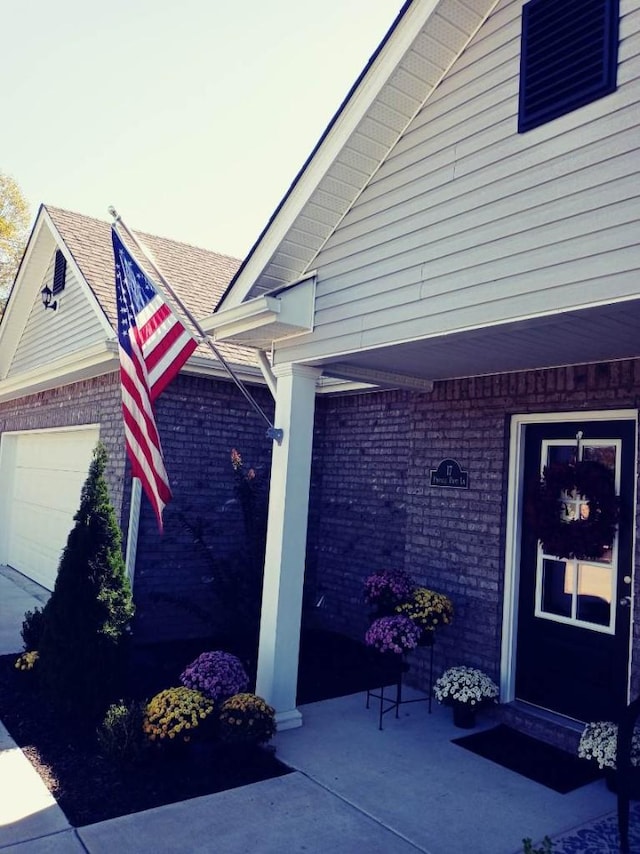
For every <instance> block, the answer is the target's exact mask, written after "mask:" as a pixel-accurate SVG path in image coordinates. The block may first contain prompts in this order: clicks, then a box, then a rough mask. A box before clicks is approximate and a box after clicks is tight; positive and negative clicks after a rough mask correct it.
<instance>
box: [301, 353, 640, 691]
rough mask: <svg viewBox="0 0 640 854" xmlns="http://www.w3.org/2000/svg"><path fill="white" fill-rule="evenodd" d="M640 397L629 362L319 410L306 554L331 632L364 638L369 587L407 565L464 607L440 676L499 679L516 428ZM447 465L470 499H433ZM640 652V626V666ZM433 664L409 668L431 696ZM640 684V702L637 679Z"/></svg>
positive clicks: (322, 403) (421, 656)
mask: <svg viewBox="0 0 640 854" xmlns="http://www.w3.org/2000/svg"><path fill="white" fill-rule="evenodd" d="M639 394H640V361H623V362H616V363H611V364H597V365H590V366H576V367H567V368H558V369H555V370H548V371H531V372H523V373H514V374H504V375H500V376H495V377H486V378H475V379H462V380H455V381H448V382H438V383H436V384H435V387H434V390H433V392H432V393H430V394H416V393H409V392H397V391H395V392H386V393H383V392H380V393H372V394H363V395H357V396H349V397H343V398H326V397H323V398H320V399H319V400H318V405H317V421H316V444H315V453H314V472H315V474H314V482H313V488H312V493H311V501H312V512H311V515H310V525H311V528H310V537H309V554H310V557H312V565H313V570H314V571H313V576H312V579H311V583H313V584H314V585H316V587H317V589H322V590H324V591H325V593H326V596H325V602H326V608H325V610H324V612H323V619H324V622H325V624H326V625H327V626H328V627H331V628H333V629H335V630H338V631H342V632H345V633H347V634H350V635H352V636H355V637H362V633H363V631H364V628H365V626H366V625H367V614H366V609H365V607H364V605H363V603H362V598H361V591H362V581H363V579H364V578H365V577H366V576H367V575H368V574H369V573H370V572H372V571H374V570H376V569H380V568H382V567H385V566H386V567H403V568H405V569H406V570H407V571H409V572H410V573H411V574H412V575H413V576H414V577H415V578H416V580H417V581H418V582H419V583H422V584H425V585H426V586H429V587H433V588H435V589H438V590H441V591H442V592H445V593H447V594H448V595H449V596H450V597H451V598H452V600H453V602H454V605H455V608H456V617H455V620H454V623H453V624H452V625H451V626H449V627H447V628H446V629H443V630H442V631H441V632H440V633H439V635H438V642H437V644H436V649H435V655H436V667H435V669H436V670H437V671H438V672H440V671H441V670H442V669H443V668H444V667H447V666H450V665H452V664H458V663H461V661H464V662H465V663H470V664H474V665H476V666H479V667H482V668H483V669H485V670H486V671H487V672H489V673H490V674H491V675H493V676H494V677H495V678H496V679H497V678H498V676H499V665H500V644H501V639H502V607H503V592H504V577H503V576H504V543H505V509H506V492H507V477H508V440H509V436H508V431H509V419H510V416H511V415H512V414H515V413H527V412H561V411H563V410H564V411H570V410H573V411H575V410H582V409H584V410H595V409H608V408H616V409H622V408H632V407H633V408H635V407H636V406H637V405H638V395H639ZM446 457H453V458H454V459H456V460H457V461H458V462H459V463H460V464H461V467H462V468H463V469H464V470H466V471H468V473H469V482H470V488H469V489H468V490H453V489H438V488H432V487H430V485H429V477H430V470H431V469H434V468H436V467H437V465H438V464H439V463H440V462H441V460H442V459H444V458H446ZM637 586H638V581H637V579H636V587H637ZM639 643H640V638H639V626H638V624H636V627H635V630H634V660H635V661H637V660H638V655H637V653H638V648H639ZM427 656H428V654H427V653H425V652H418V653H416V654H415V656H414V661H413V665H412V674H413V677H414V680H415V681H416V682H417V683H418V684H420V685H422V686H423V687H424V686H426V684H427V661H428V658H427ZM632 682H633V686H632V687H633V692H634V693H638V690H640V673H639V672H638V668H637V667H635V668H634V674H633V680H632Z"/></svg>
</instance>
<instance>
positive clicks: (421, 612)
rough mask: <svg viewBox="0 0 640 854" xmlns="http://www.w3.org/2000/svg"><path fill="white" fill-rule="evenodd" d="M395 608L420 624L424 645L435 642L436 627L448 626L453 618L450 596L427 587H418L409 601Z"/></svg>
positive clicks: (421, 642)
mask: <svg viewBox="0 0 640 854" xmlns="http://www.w3.org/2000/svg"><path fill="white" fill-rule="evenodd" d="M395 610H396V613H397V614H404V616H405V617H409V619H410V620H411V621H412V622H413V623H415V624H416V626H418V628H419V629H420V633H421V634H420V645H422V646H430V645H431V644H433V638H434V632H435V630H436V628H438V626H447V625H449V623H450V622H451V621H452V620H453V604H452V603H451V600H450V599H449V597H448V596H445V594H444V593H437V592H436V591H435V590H429V589H428V588H426V587H416V588H415V590H414V591H413V592H412V593H411V595H410V597H409V598H408V599H407V601H406V602H401V603H400V604H399V605H396V609H395Z"/></svg>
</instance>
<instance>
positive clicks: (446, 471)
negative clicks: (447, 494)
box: [431, 459, 469, 489]
mask: <svg viewBox="0 0 640 854" xmlns="http://www.w3.org/2000/svg"><path fill="white" fill-rule="evenodd" d="M431 486H439V487H443V488H445V489H469V475H468V474H467V472H466V471H462V469H461V468H460V464H459V463H458V462H456V460H452V459H446V460H443V461H442V462H441V463H440V465H439V466H438V468H437V469H431Z"/></svg>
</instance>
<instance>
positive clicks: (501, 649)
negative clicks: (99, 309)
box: [205, 0, 640, 745]
mask: <svg viewBox="0 0 640 854" xmlns="http://www.w3.org/2000/svg"><path fill="white" fill-rule="evenodd" d="M587 7H588V8H587ZM639 79H640V4H639V3H638V2H637V0H620V2H619V3H618V2H615V0H597V2H594V3H590V4H580V3H575V4H574V3H569V2H564V0H563V2H559V0H530V1H529V2H526V3H525V2H523V0H464V2H461V0H411V2H407V3H406V4H405V6H404V7H403V9H402V11H401V12H400V15H399V16H398V18H397V19H396V21H395V23H394V24H393V26H392V27H391V29H390V31H389V33H388V35H387V37H386V38H385V40H384V41H383V43H382V45H381V46H380V47H379V49H378V50H377V51H376V53H375V54H374V55H373V57H372V59H371V61H370V62H369V64H368V65H367V67H366V68H365V70H364V71H363V73H362V75H361V77H360V78H359V80H358V81H357V82H356V84H355V85H354V87H353V88H352V90H351V91H350V92H349V94H348V96H347V98H346V100H345V101H344V103H343V104H342V106H341V107H340V109H339V111H338V112H337V114H336V116H335V117H334V119H333V120H332V122H331V124H330V125H329V127H328V128H327V131H326V132H325V134H324V135H323V137H322V138H321V139H320V141H319V143H318V145H317V146H316V148H315V150H314V151H313V153H312V155H311V156H310V158H309V159H308V161H307V162H306V164H305V165H304V167H303V168H302V170H301V171H300V173H299V174H298V175H297V177H296V179H295V180H294V182H293V184H292V186H291V188H290V190H289V191H288V193H287V195H286V196H285V198H284V199H283V201H282V202H281V204H280V206H279V207H278V209H277V210H276V211H275V213H274V214H273V217H272V219H271V220H270V222H269V224H268V226H267V227H266V228H265V230H264V232H263V233H262V234H261V235H260V237H259V239H258V241H257V242H256V244H255V245H254V247H253V249H252V250H251V252H250V253H249V255H248V257H247V258H246V259H245V261H244V262H243V264H242V265H241V267H240V269H239V270H238V272H237V273H236V275H235V276H234V278H233V281H232V282H231V284H230V286H229V287H228V289H227V290H226V292H225V294H224V296H223V298H222V299H221V301H220V303H219V304H218V307H217V309H216V311H215V312H214V313H213V314H212V315H211V316H210V317H209V318H208V319H207V321H206V322H205V327H206V328H207V329H208V330H211V332H212V333H213V335H214V337H215V339H216V340H217V341H219V342H232V343H236V344H238V345H248V346H252V347H255V348H256V349H258V350H263V351H270V352H271V356H272V363H273V372H274V374H275V375H276V377H277V392H276V410H275V423H276V426H277V427H280V428H282V429H283V431H284V438H283V441H282V443H281V444H280V445H276V446H274V450H273V466H272V484H271V503H270V508H269V527H268V538H267V557H266V563H265V592H264V601H263V619H262V628H261V644H260V657H259V667H258V691H259V692H260V693H262V694H263V695H264V696H266V697H267V698H268V699H269V701H270V702H272V703H273V704H274V705H275V706H276V709H277V711H278V720H279V724H280V726H282V727H286V726H296V725H299V724H300V722H301V715H300V712H299V710H297V709H296V706H295V681H296V672H297V649H298V641H299V616H300V609H301V603H302V598H303V592H304V570H305V566H306V571H307V573H308V574H310V577H312V578H313V583H314V584H315V585H317V592H318V594H320V595H322V596H323V597H324V600H323V601H324V605H325V607H324V618H325V619H326V620H327V622H328V624H329V625H332V626H333V627H334V628H336V629H340V630H343V631H348V632H350V633H354V634H357V633H359V632H362V631H364V628H365V625H366V614H365V611H364V607H363V603H362V582H363V580H364V578H365V577H366V576H367V575H368V574H369V573H370V572H372V571H374V570H378V569H382V568H384V567H388V568H402V569H405V570H407V571H409V572H410V573H411V574H412V575H413V576H414V577H415V578H416V580H417V581H419V582H420V583H422V584H425V585H426V586H428V587H431V588H434V589H437V590H440V591H442V592H444V593H447V594H448V595H449V596H450V597H451V598H452V600H453V602H454V606H455V608H456V616H455V620H454V623H453V625H451V626H450V627H447V628H446V629H443V630H442V631H441V632H439V633H438V636H437V641H436V647H435V659H436V668H437V669H438V670H442V669H443V668H444V667H445V666H449V665H454V664H472V665H476V666H480V667H482V668H483V669H485V670H486V671H487V672H489V674H490V675H492V676H493V677H494V678H495V679H496V680H497V681H499V683H500V688H501V700H502V703H503V705H502V706H501V714H502V715H503V716H504V718H505V719H508V720H511V721H515V722H517V723H520V724H523V723H525V722H526V724H527V726H528V727H529V728H530V729H533V730H536V729H538V730H539V731H540V732H541V734H544V735H545V737H547V738H549V739H550V740H554V741H556V742H557V743H560V744H567V745H568V744H570V743H572V740H573V742H575V733H576V732H577V731H578V730H579V728H580V722H582V721H587V720H593V719H599V718H603V717H612V716H614V715H615V714H616V712H617V710H618V709H619V708H620V706H621V705H622V704H624V703H626V702H627V700H628V699H629V698H630V697H632V696H636V695H637V694H638V692H639V691H640V636H639V625H638V620H637V617H636V612H635V605H634V603H635V601H636V594H637V591H638V578H637V574H636V572H635V565H636V561H637V545H636V539H637V537H636V530H637V501H636V493H637V475H638V462H637V417H638V398H639V393H640V360H639V357H640V339H639V337H638V334H637V330H638V328H639V322H640V299H639V297H638V281H639V277H638V273H639V268H640V249H639V248H638V236H639V234H640V228H639V226H640V199H639V190H638V188H639V187H640V182H639V181H638V173H639V171H640V150H639V147H638V139H639V135H638V131H639V128H638V124H639V122H640V108H639V99H640V86H639V84H638V80H639ZM296 293H297V294H298V297H299V301H300V303H301V304H306V306H307V310H308V312H309V316H310V318H311V319H310V322H309V326H308V328H307V329H306V330H304V329H298V330H292V329H291V328H290V327H289V326H288V325H287V324H286V323H281V322H280V321H279V313H278V310H277V303H278V301H279V300H280V298H281V296H280V295H281V294H289V295H291V294H296ZM327 377H330V378H341V379H344V380H348V381H350V382H352V383H357V382H360V383H367V384H368V387H367V389H366V390H363V389H361V390H360V391H359V392H358V391H357V390H356V389H355V388H354V389H352V393H351V394H348V395H327V396H318V395H317V394H316V390H317V387H318V383H319V382H321V381H323V380H324V379H325V378H327ZM582 460H585V461H589V460H591V461H596V462H599V463H600V464H601V465H602V466H604V467H605V468H608V469H609V471H610V472H611V474H612V476H613V478H614V480H615V486H616V490H617V493H618V495H619V502H620V517H619V523H618V526H617V532H616V536H615V538H614V541H613V542H611V543H609V544H608V545H607V547H606V548H605V549H604V550H603V551H601V553H598V554H596V555H594V554H590V555H589V556H588V558H581V559H579V558H574V557H561V556H558V555H557V554H553V553H548V552H545V551H544V549H543V548H542V545H541V543H540V539H539V537H538V536H537V534H536V532H537V531H538V527H537V526H538V522H539V519H538V518H537V517H536V512H535V502H534V501H533V498H532V496H535V494H536V491H537V490H538V488H539V483H540V479H541V477H542V473H543V470H544V467H545V466H547V465H550V464H552V463H554V462H564V463H568V462H571V461H582ZM569 492H571V490H569ZM576 496H577V498H576ZM558 497H559V498H560V496H558ZM564 497H565V499H566V501H565V504H566V502H567V501H569V503H570V500H573V501H574V505H575V501H576V500H578V504H577V505H575V506H573V509H572V511H571V512H573V511H576V512H577V513H578V517H576V518H582V517H581V516H580V514H581V513H586V512H588V511H587V510H586V509H581V507H580V506H579V505H580V500H579V498H580V493H575V492H574V493H573V494H570V495H565V496H564ZM532 502H533V503H532ZM585 503H586V502H584V501H583V502H582V505H584V504H585ZM567 506H568V505H567ZM568 512H569V510H567V513H568ZM413 664H414V666H413V668H412V673H413V674H416V673H417V674H418V682H419V684H420V685H422V686H423V687H426V685H427V678H428V674H427V659H426V658H424V659H423V658H421V657H420V655H419V654H418V655H416V656H415V660H414V662H413Z"/></svg>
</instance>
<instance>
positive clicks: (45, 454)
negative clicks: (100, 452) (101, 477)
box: [0, 425, 99, 590]
mask: <svg viewBox="0 0 640 854" xmlns="http://www.w3.org/2000/svg"><path fill="white" fill-rule="evenodd" d="M98 436H99V431H98V427H97V425H93V426H91V427H88V428H82V429H69V430H64V431H62V430H48V431H32V432H28V433H12V434H7V433H5V434H3V436H2V443H1V445H0V528H1V535H0V563H6V564H8V565H9V566H12V567H13V568H14V569H17V570H19V571H20V572H22V573H24V574H25V575H27V576H29V578H32V579H33V580H34V581H37V582H38V583H39V584H42V585H43V586H44V587H47V588H48V589H49V590H52V589H53V586H54V583H55V579H56V574H57V572H58V564H59V562H60V554H61V552H62V550H63V548H64V546H65V545H66V543H67V537H68V536H69V531H70V530H71V528H72V527H73V524H74V522H73V517H74V515H75V513H76V511H77V509H78V506H79V503H80V492H81V490H82V486H83V484H84V482H85V480H86V479H87V473H88V471H89V465H90V463H91V458H92V454H93V449H94V448H95V446H96V443H97V441H98Z"/></svg>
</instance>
